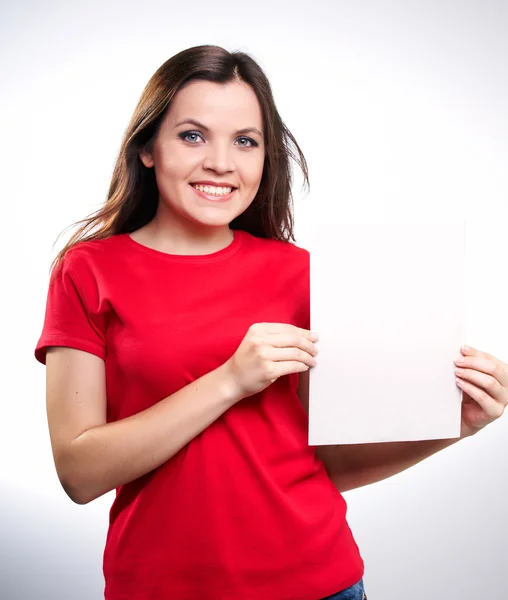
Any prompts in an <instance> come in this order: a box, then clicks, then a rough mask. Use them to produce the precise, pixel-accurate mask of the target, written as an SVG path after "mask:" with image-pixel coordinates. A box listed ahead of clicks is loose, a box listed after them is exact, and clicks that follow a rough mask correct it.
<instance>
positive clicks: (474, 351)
mask: <svg viewBox="0 0 508 600" xmlns="http://www.w3.org/2000/svg"><path fill="white" fill-rule="evenodd" d="M466 348H467V349H466ZM460 351H461V353H462V354H463V355H464V356H474V357H478V358H490V360H493V361H494V362H497V360H498V359H497V358H496V357H495V356H492V354H487V352H482V351H481V350H477V349H476V348H472V347H471V346H461V348H460Z"/></svg>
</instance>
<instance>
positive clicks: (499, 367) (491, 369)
mask: <svg viewBox="0 0 508 600" xmlns="http://www.w3.org/2000/svg"><path fill="white" fill-rule="evenodd" d="M456 364H457V366H458V367H460V368H462V369H472V370H474V371H479V372H481V373H485V374H486V375H490V376H491V377H493V378H494V379H496V380H497V381H498V382H499V383H500V384H501V385H502V386H504V387H508V369H507V368H504V365H503V363H501V361H499V360H497V359H490V358H483V357H476V356H468V357H464V358H463V359H462V361H460V363H459V362H457V361H456Z"/></svg>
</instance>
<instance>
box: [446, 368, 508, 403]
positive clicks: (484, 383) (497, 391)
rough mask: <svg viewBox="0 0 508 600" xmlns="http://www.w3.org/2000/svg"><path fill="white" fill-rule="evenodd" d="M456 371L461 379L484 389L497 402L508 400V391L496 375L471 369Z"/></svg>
mask: <svg viewBox="0 0 508 600" xmlns="http://www.w3.org/2000/svg"><path fill="white" fill-rule="evenodd" d="M455 373H456V375H457V376H458V377H459V378H460V379H462V380H464V381H467V382H469V383H472V384H474V385H475V386H477V387H479V388H481V389H482V390H484V391H485V392H486V393H487V394H489V395H490V396H491V397H492V398H493V399H494V400H496V401H497V402H500V403H501V404H503V405H506V403H507V402H508V392H507V391H506V389H505V388H504V387H503V386H502V385H501V384H500V383H499V381H498V380H497V379H496V378H495V377H492V376H491V375H486V374H485V373H480V372H479V371H474V370H471V369H455Z"/></svg>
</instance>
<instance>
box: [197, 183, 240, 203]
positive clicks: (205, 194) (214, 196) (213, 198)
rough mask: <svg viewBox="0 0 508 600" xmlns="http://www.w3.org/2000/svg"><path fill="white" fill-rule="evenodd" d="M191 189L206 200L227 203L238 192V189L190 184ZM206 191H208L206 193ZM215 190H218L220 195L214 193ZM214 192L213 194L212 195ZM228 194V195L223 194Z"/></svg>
mask: <svg viewBox="0 0 508 600" xmlns="http://www.w3.org/2000/svg"><path fill="white" fill-rule="evenodd" d="M190 186H191V188H192V189H193V190H194V191H195V192H196V194H197V195H198V196H201V198H205V200H211V201H212V202H227V201H228V200H230V199H231V198H232V197H233V194H234V193H235V192H236V190H237V188H216V187H214V186H211V185H198V186H196V185H193V184H192V183H191V184H190ZM204 190H206V191H204ZM213 190H217V191H218V192H220V193H213ZM210 192H212V193H210ZM223 192H226V193H223Z"/></svg>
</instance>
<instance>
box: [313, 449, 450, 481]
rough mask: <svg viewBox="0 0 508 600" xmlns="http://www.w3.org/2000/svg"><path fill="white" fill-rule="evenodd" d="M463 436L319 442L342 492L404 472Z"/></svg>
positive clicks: (325, 462)
mask: <svg viewBox="0 0 508 600" xmlns="http://www.w3.org/2000/svg"><path fill="white" fill-rule="evenodd" d="M459 440H460V438H454V439H445V440H421V441H416V442H383V443H373V444H347V445H337V446H318V447H317V448H316V456H318V457H319V458H320V459H321V460H322V461H323V464H324V466H325V469H326V472H327V473H328V476H329V477H330V479H331V480H332V482H333V484H334V485H335V487H336V488H337V489H338V490H339V492H347V491H348V490H353V489H355V488H359V487H362V486H364V485H369V484H371V483H376V482H377V481H382V480H383V479H387V478H388V477H392V476H393V475H396V474H397V473H401V472H402V471H405V470H406V469H408V468H409V467H412V466H413V465H416V464H417V463H419V462H421V461H422V460H424V459H425V458H428V457H429V456H432V454H435V453H436V452H439V451H441V450H444V449H445V448H448V447H449V446H451V445H452V444H455V443H456V442H458V441H459Z"/></svg>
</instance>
